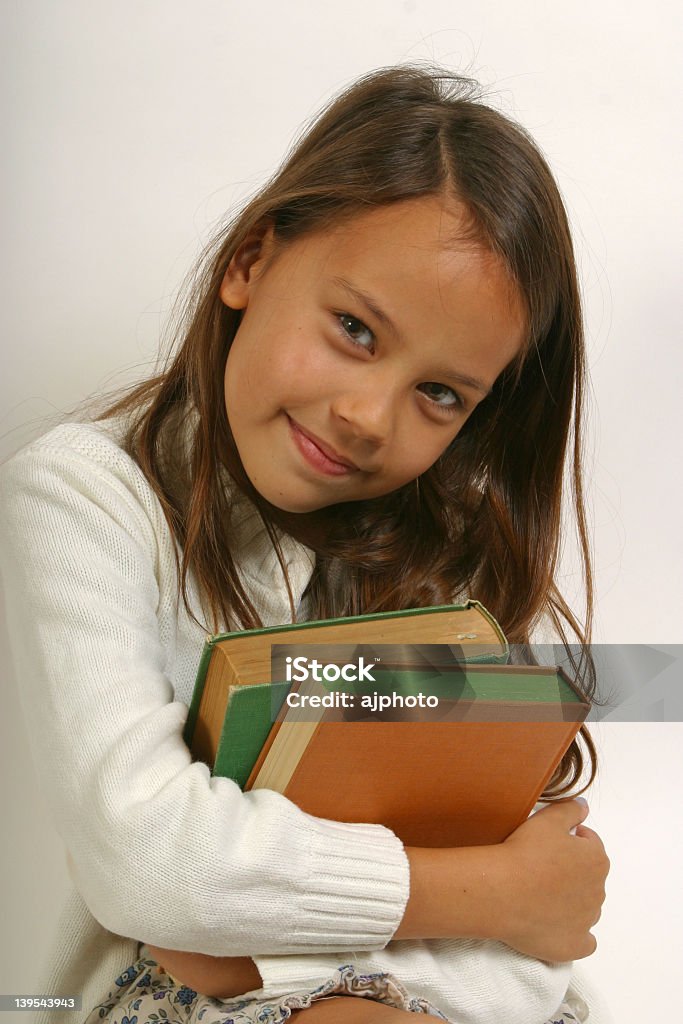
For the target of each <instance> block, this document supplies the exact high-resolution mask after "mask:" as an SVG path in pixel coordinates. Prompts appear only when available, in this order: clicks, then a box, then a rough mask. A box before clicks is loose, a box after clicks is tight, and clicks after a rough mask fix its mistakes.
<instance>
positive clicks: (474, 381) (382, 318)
mask: <svg viewBox="0 0 683 1024" xmlns="http://www.w3.org/2000/svg"><path fill="white" fill-rule="evenodd" d="M332 284H336V285H338V286H339V287H340V288H343V289H344V291H346V292H348V294H349V295H351V296H352V297H353V298H354V299H356V301H357V302H360V304H361V305H362V306H365V308H366V309H367V310H369V311H370V313H372V314H373V316H374V317H375V318H376V319H377V320H379V322H380V323H382V324H384V326H385V327H386V328H387V329H388V330H389V331H391V333H392V334H393V335H394V337H395V338H398V337H399V332H398V328H397V327H396V324H395V323H394V321H393V320H392V319H391V317H389V316H387V314H386V313H385V312H384V311H383V310H381V309H380V308H379V306H378V305H377V303H376V302H375V301H374V299H373V298H372V297H371V296H370V295H368V294H367V292H364V291H363V290H362V289H361V288H357V287H356V285H353V284H351V282H350V281H347V280H346V278H345V277H333V278H332ZM437 375H438V376H439V377H443V378H444V379H445V380H451V381H455V382H456V383H458V384H461V385H462V386H463V387H466V388H472V389H473V390H474V391H478V392H479V393H480V394H482V395H483V396H484V397H486V395H488V394H490V393H491V387H489V385H488V384H485V383H484V381H483V380H480V379H479V378H478V377H470V376H469V375H468V374H466V373H457V372H456V371H455V370H452V369H450V367H443V368H441V369H439V370H438V371H437Z"/></svg>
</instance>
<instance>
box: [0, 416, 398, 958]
mask: <svg viewBox="0 0 683 1024" xmlns="http://www.w3.org/2000/svg"><path fill="white" fill-rule="evenodd" d="M80 429H83V428H80ZM59 430H61V431H62V433H61V434H59V436H56V437H55V438H53V440H52V442H51V443H45V442H42V443H41V442H39V443H37V444H36V445H34V446H33V447H31V448H29V449H27V450H26V451H24V452H23V453H20V454H19V455H18V456H16V457H15V458H14V459H12V460H11V461H10V462H9V463H7V464H6V465H5V466H4V467H3V470H2V474H1V484H2V488H1V491H0V494H1V498H0V529H1V531H2V534H3V536H2V560H3V564H2V568H3V576H4V583H5V590H6V601H7V615H8V624H9V628H10V635H11V637H12V646H13V653H14V656H15V663H16V669H17V678H18V683H19V687H20V689H21V698H22V704H23V707H24V709H25V717H26V722H27V726H28V730H29V733H30V740H31V746H32V751H33V755H34V760H35V763H36V770H37V773H38V778H39V784H40V785H41V787H42V789H43V792H44V794H45V796H46V799H47V803H48V805H49V806H50V807H51V810H52V813H53V817H54V822H55V825H56V827H57V829H58V831H59V833H60V834H61V836H62V838H63V840H64V843H65V845H66V847H67V851H68V854H69V863H70V869H71V872H72V876H73V879H74V882H75V884H76V886H77V888H78V889H79V890H80V892H81V894H82V896H83V899H84V900H85V902H86V904H87V905H88V907H89V909H90V911H91V913H92V914H93V916H94V917H95V918H97V920H99V921H100V923H101V924H102V925H104V927H105V928H107V929H109V930H110V931H112V932H114V933H117V934H121V935H125V936H129V937H133V938H136V939H139V940H143V941H146V942H148V943H151V944H153V945H157V946H162V947H167V948H174V949H184V950H193V951H196V952H201V953H208V954H211V955H215V956H219V955H240V956H244V955H249V954H250V953H253V952H259V953H267V954H278V955H279V954H296V953H300V952H304V951H305V952H307V953H317V952H324V951H331V950H335V951H338V950H345V949H355V948H358V947H359V946H362V947H368V948H375V949H380V948H382V947H383V946H385V945H386V943H387V942H388V941H389V939H390V938H391V936H392V934H393V932H394V931H395V929H396V928H397V926H398V924H399V922H400V920H401V917H402V915H403V911H404V908H405V903H406V900H407V897H408V863H407V858H406V856H405V853H404V850H403V847H402V844H401V843H400V842H399V840H398V839H397V838H396V837H395V836H394V834H393V833H392V832H390V831H389V830H387V829H385V828H383V827H381V826H377V825H345V824H339V823H336V822H331V821H326V820H322V819H318V818H312V817H311V816H309V815H307V814H305V813H304V812H302V811H300V810H299V809H298V808H297V807H296V806H295V805H294V804H292V803H291V802H290V801H288V800H287V799H286V798H284V797H282V796H280V795H278V794H275V793H272V792H269V791H265V790H263V791H257V792H254V793H247V794H243V793H242V792H241V791H240V789H239V787H238V786H237V785H236V784H235V783H233V782H232V781H231V780H229V779H221V778H215V779H214V778H211V777H210V774H209V771H208V768H207V767H206V766H205V765H203V764H200V763H193V762H192V760H191V757H190V754H189V751H188V750H187V747H186V746H185V744H184V742H183V739H182V731H183V726H184V723H185V719H186V716H187V706H186V704H185V703H184V702H183V701H180V700H178V699H176V697H175V694H174V689H173V685H172V681H171V680H170V679H169V677H168V674H167V671H166V665H167V656H166V647H167V643H168V642H169V637H168V635H163V632H164V630H163V629H162V628H161V627H160V622H161V621H162V620H163V621H166V622H169V621H170V622H174V621H177V617H176V619H175V620H174V616H173V615H172V614H170V615H169V614H166V617H165V619H164V617H163V616H162V615H161V611H162V604H163V603H164V602H166V604H168V602H169V601H170V600H173V601H177V595H175V594H174V595H173V596H172V597H169V594H168V593H163V592H162V589H161V588H160V569H159V567H160V565H161V564H165V565H168V564H171V563H172V553H169V550H168V545H169V544H171V540H170V534H169V532H168V530H167V529H166V528H165V523H164V521H163V513H162V512H161V508H160V506H159V503H158V502H157V501H156V498H155V497H154V495H153V493H152V492H151V490H150V488H149V486H148V484H147V482H146V480H145V479H144V477H143V476H142V474H141V473H140V471H139V469H138V468H137V466H135V464H134V463H133V462H132V460H130V459H129V458H128V456H127V455H125V453H124V452H123V451H122V450H121V449H120V448H119V447H118V446H117V445H116V444H114V442H113V441H111V440H110V439H108V440H106V441H105V440H104V439H102V438H100V439H99V440H93V436H92V435H94V434H95V433H96V432H95V431H91V436H90V438H89V440H88V444H87V445H85V446H84V445H82V444H81V445H79V444H76V443H74V435H73V432H72V433H70V432H69V429H67V428H59ZM53 434H55V435H57V434H58V431H55V432H53ZM75 436H76V437H78V436H80V435H77V434H76V435H75ZM164 545H165V546H166V547H164ZM170 589H171V588H169V587H168V586H167V587H166V590H167V591H170ZM166 611H168V609H166ZM164 629H166V631H167V633H168V626H165V627H164ZM171 639H174V638H171ZM199 653H200V649H199V648H198V650H197V659H198V657H199Z"/></svg>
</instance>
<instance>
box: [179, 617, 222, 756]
mask: <svg viewBox="0 0 683 1024" xmlns="http://www.w3.org/2000/svg"><path fill="white" fill-rule="evenodd" d="M215 640H216V638H215V637H212V636H210V637H207V639H206V642H205V644H204V649H203V651H202V656H201V658H200V660H199V665H198V667H197V676H196V679H195V683H194V690H193V691H192V701H191V703H190V710H189V711H188V714H187V721H186V722H185V728H184V730H183V740H184V741H185V743H186V745H187V746H188V747H190V748H191V747H192V738H193V736H194V730H195V726H196V724H197V717H198V715H199V705H200V704H201V702H202V694H203V693H204V683H205V682H206V673H207V672H208V671H209V662H210V661H211V655H212V654H213V647H214V642H215Z"/></svg>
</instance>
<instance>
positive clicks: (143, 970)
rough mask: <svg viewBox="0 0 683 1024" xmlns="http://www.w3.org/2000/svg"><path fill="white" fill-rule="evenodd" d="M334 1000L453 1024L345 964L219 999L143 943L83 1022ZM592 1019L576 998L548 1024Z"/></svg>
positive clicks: (279, 1014) (227, 1014)
mask: <svg viewBox="0 0 683 1024" xmlns="http://www.w3.org/2000/svg"><path fill="white" fill-rule="evenodd" d="M331 996H359V997H363V998H365V999H374V1000H375V1001H376V1002H379V1003H385V1004H386V1005H388V1006H395V1007H396V1008H397V1009H401V1010H409V1011H411V1012H412V1013H423V1014H429V1015H430V1016H432V1017H435V1018H436V1019H437V1020H442V1021H449V1020H450V1018H448V1017H445V1016H444V1015H443V1014H442V1013H441V1012H440V1011H439V1010H438V1009H436V1007H434V1006H432V1005H431V1003H428V1002H427V1000H425V999H417V998H414V997H411V996H410V995H409V994H408V993H407V992H406V991H405V989H404V988H403V986H402V985H401V984H400V982H398V981H397V980H396V978H394V977H393V976H392V975H391V974H382V973H380V974H358V973H357V972H356V970H355V968H354V967H353V966H352V965H350V964H349V965H344V966H340V967H339V968H338V969H337V970H336V971H335V974H334V977H331V978H329V979H328V980H327V981H326V982H325V983H324V984H323V985H320V986H319V987H318V988H316V989H312V990H310V989H309V990H305V991H300V992H293V993H291V994H290V995H287V996H283V997H281V998H278V999H262V998H257V997H253V998H249V997H242V998H237V999H215V998H212V997H209V996H203V995H201V994H200V993H198V992H195V991H194V990H193V989H191V988H188V987H187V986H186V985H182V984H181V983H180V982H177V981H175V980H174V979H173V978H172V977H171V975H170V974H167V973H166V971H165V970H164V969H163V967H160V966H159V965H158V964H157V962H156V961H155V960H152V959H151V957H150V956H149V950H148V949H147V947H146V946H144V945H143V946H141V947H140V958H139V959H138V960H137V961H136V962H135V963H134V964H132V965H131V966H130V967H128V968H127V969H126V970H125V971H124V972H123V974H122V975H121V976H120V977H118V978H117V979H116V981H115V982H114V987H113V989H112V991H111V992H110V993H109V995H108V996H107V999H106V1000H105V1001H104V1002H102V1003H100V1004H99V1005H98V1006H96V1007H95V1008H94V1009H93V1010H92V1011H91V1012H90V1013H89V1014H88V1016H87V1017H86V1018H85V1020H84V1021H83V1024H101V1022H104V1024H281V1022H282V1021H287V1020H289V1018H290V1017H291V1016H292V1014H293V1013H294V1012H295V1011H296V1010H305V1009H307V1008H308V1007H309V1006H311V1004H312V1003H314V1002H316V1001H317V1000H319V999H326V998H329V997H331ZM587 1020H588V1010H587V1007H586V1006H585V1004H584V1003H583V1001H582V1000H577V1001H571V1002H567V1003H563V1004H562V1006H560V1007H559V1008H558V1010H557V1013H555V1014H553V1016H552V1018H551V1019H550V1020H549V1021H548V1022H547V1024H583V1022H584V1021H587ZM501 1024H502V1022H501Z"/></svg>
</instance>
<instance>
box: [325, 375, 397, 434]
mask: <svg viewBox="0 0 683 1024" xmlns="http://www.w3.org/2000/svg"><path fill="white" fill-rule="evenodd" d="M332 411H333V413H334V414H335V416H337V417H338V418H339V419H340V420H342V421H343V423H344V425H345V427H346V429H347V430H349V431H350V432H352V433H353V434H354V435H355V436H356V437H358V438H361V439H362V440H365V441H370V442H372V444H374V445H377V446H380V445H384V444H386V443H387V441H388V440H389V438H390V437H391V434H392V431H393V427H394V419H395V415H396V410H395V398H394V397H392V396H391V395H390V394H388V393H387V392H384V393H377V391H376V390H375V389H371V388H369V387H366V388H359V389H358V390H354V391H346V392H344V393H343V394H341V395H339V396H338V397H337V398H336V399H335V401H334V402H333V403H332Z"/></svg>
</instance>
